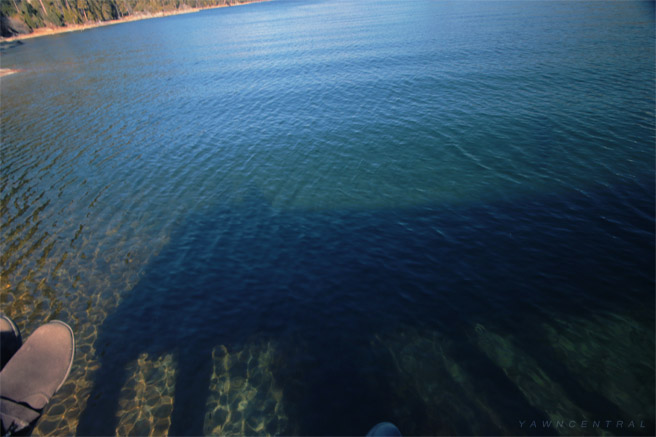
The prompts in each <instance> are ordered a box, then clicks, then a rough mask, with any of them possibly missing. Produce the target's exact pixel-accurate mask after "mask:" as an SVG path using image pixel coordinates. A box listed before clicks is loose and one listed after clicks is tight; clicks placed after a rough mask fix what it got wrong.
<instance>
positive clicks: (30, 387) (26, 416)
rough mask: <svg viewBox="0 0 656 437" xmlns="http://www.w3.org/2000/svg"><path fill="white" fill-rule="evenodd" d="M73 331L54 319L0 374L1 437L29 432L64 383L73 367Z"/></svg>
mask: <svg viewBox="0 0 656 437" xmlns="http://www.w3.org/2000/svg"><path fill="white" fill-rule="evenodd" d="M74 353H75V338H74V336H73V331H72V330H71V328H70V327H69V326H68V325H67V324H66V323H64V322H60V321H58V320H55V321H52V322H49V323H46V324H45V325H43V326H40V327H39V328H38V329H37V330H36V331H34V333H32V335H30V337H29V338H28V339H27V341H26V342H25V344H23V345H22V346H21V347H20V349H18V351H17V352H16V353H15V354H14V356H13V357H12V358H11V359H10V360H9V362H8V363H7V365H6V366H5V367H4V369H2V371H0V397H1V401H0V419H1V421H2V431H3V435H5V434H6V433H11V434H14V433H17V432H21V431H24V430H25V429H29V428H30V427H31V426H33V425H34V424H35V422H36V420H37V419H38V418H39V417H40V416H41V412H42V410H43V408H44V407H45V406H46V404H47V403H48V402H49V401H50V398H52V396H53V395H54V394H55V392H56V391H57V390H59V388H60V387H61V386H62V384H64V381H66V378H67V377H68V374H69V373H70V371H71V365H72V364H73V356H74Z"/></svg>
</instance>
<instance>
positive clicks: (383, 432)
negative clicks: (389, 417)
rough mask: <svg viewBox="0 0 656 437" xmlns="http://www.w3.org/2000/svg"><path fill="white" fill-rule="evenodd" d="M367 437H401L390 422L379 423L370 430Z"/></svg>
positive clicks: (399, 432)
mask: <svg viewBox="0 0 656 437" xmlns="http://www.w3.org/2000/svg"><path fill="white" fill-rule="evenodd" d="M367 437H401V431H399V429H398V428H397V427H396V426H395V425H394V424H393V423H390V422H380V423H379V424H378V425H376V426H374V427H373V428H371V430H370V431H369V432H368V433H367Z"/></svg>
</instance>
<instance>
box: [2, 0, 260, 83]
mask: <svg viewBox="0 0 656 437" xmlns="http://www.w3.org/2000/svg"><path fill="white" fill-rule="evenodd" d="M265 1H269V0H250V1H248V2H246V3H237V4H234V5H230V6H229V5H218V6H208V7H204V8H192V7H189V8H184V9H176V10H173V11H163V12H155V13H147V12H140V13H136V14H134V15H128V16H127V17H123V18H119V19H117V20H108V21H97V22H95V23H84V24H72V25H69V26H62V27H39V28H37V29H34V31H32V32H30V33H26V34H23V35H15V36H10V37H6V38H5V37H0V42H11V41H19V40H23V39H31V38H39V37H41V36H50V35H59V34H60V33H69V32H81V31H83V30H87V29H95V28H96V27H104V26H112V25H114V24H121V23H129V22H132V21H141V20H148V19H151V18H161V17H168V16H171V15H181V14H191V13H195V12H200V11H204V10H207V9H218V8H227V7H234V6H241V5H247V4H250V3H261V2H265ZM3 70H4V69H3ZM5 74H7V73H5ZM5 74H0V76H3V75H5Z"/></svg>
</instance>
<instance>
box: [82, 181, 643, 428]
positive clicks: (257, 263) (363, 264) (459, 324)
mask: <svg viewBox="0 0 656 437" xmlns="http://www.w3.org/2000/svg"><path fill="white" fill-rule="evenodd" d="M569 201H571V199H570V200H569ZM562 207H563V206H562V199H556V198H553V199H552V198H544V199H539V200H535V199H533V200H530V201H526V202H525V203H523V204H522V203H516V202H513V203H500V204H496V205H490V204H485V205H483V206H480V205H479V206H475V207H472V206H467V205H464V206H448V207H427V206H422V207H418V208H406V209H395V210H374V211H372V210H338V211H335V210H332V211H278V210H275V209H274V208H272V207H271V206H270V205H269V204H268V202H267V201H266V199H265V198H264V196H261V195H259V194H258V193H257V192H255V193H251V194H250V195H249V196H247V197H246V198H245V199H243V200H242V201H240V202H238V203H235V204H231V205H225V206H217V207H213V208H211V209H208V210H206V211H203V212H201V213H198V214H193V215H191V216H190V218H189V219H188V220H187V221H186V222H185V223H184V224H183V225H182V226H181V227H180V228H179V229H177V230H176V231H175V233H174V234H173V235H172V237H171V242H170V244H169V245H168V246H167V247H166V248H165V249H164V250H163V252H162V253H161V254H160V255H159V256H158V257H157V259H156V260H155V261H154V262H153V263H152V264H150V265H149V266H147V269H146V272H145V274H144V276H143V277H142V279H141V280H140V282H139V283H138V284H137V285H136V286H135V287H134V288H133V289H132V290H130V291H129V292H128V293H126V295H125V297H124V298H123V300H122V301H121V303H120V305H119V307H118V308H117V309H116V311H114V312H113V313H112V314H110V315H109V316H108V317H107V318H106V320H105V321H104V323H103V324H102V326H100V327H99V334H98V338H97V340H96V343H95V349H96V353H97V358H98V359H99V361H100V369H99V370H98V372H97V373H96V375H95V378H94V382H93V384H94V385H93V391H92V393H91V395H90V397H89V400H88V403H87V407H86V409H85V410H84V412H83V414H82V416H81V418H80V422H79V425H78V428H77V434H79V435H109V434H114V433H115V432H116V431H115V430H116V428H117V425H118V418H117V417H116V416H117V412H118V410H119V400H120V399H119V398H120V395H121V387H122V386H123V384H124V383H125V382H126V380H127V378H128V376H129V375H128V374H127V371H126V369H127V368H128V366H129V364H130V363H132V362H134V361H135V360H137V359H138V357H139V356H141V355H142V354H144V353H145V354H148V355H150V356H154V357H158V356H163V355H166V354H172V355H173V356H175V357H176V363H177V369H176V376H175V392H174V406H173V411H172V413H171V425H170V429H169V433H170V434H172V435H202V434H204V433H205V430H204V421H205V420H206V409H207V408H206V407H207V406H206V403H207V399H208V396H209V394H210V393H209V390H210V388H209V387H210V382H209V381H210V379H211V377H212V372H213V368H212V365H213V364H212V363H213V360H214V359H215V358H213V354H215V351H216V350H217V347H223V348H225V349H226V350H228V351H237V350H241V349H243V348H244V347H246V346H247V345H249V344H251V343H252V342H254V341H261V340H263V339H264V340H267V339H271V340H274V341H275V342H276V344H277V345H278V351H277V353H278V354H279V356H281V357H283V359H282V362H279V363H278V365H277V366H276V367H275V368H274V369H273V370H274V376H275V379H276V381H277V384H279V385H280V386H281V387H283V388H284V392H285V395H284V403H285V408H286V411H287V414H288V415H289V424H288V426H287V428H285V429H284V432H283V433H286V434H291V433H294V434H303V435H328V434H332V435H346V434H348V435H354V434H362V435H364V434H366V432H367V430H368V429H369V428H370V427H371V426H372V425H373V424H375V423H377V422H379V421H382V420H394V418H395V417H396V418H398V420H399V422H400V423H404V424H405V426H406V429H405V430H404V432H406V433H409V434H422V433H423V434H426V433H431V432H432V431H434V428H433V429H431V428H429V427H430V426H432V427H434V426H435V422H434V421H432V420H429V418H427V417H424V416H425V415H426V412H425V411H422V409H421V405H420V404H421V402H420V401H419V400H417V404H416V405H414V404H413V399H412V396H410V397H403V396H400V395H398V394H395V393H394V392H393V390H392V388H393V385H394V383H395V382H394V381H391V380H390V379H389V376H390V375H389V373H385V371H383V370H381V369H382V368H384V367H385V366H381V365H380V361H379V360H380V359H381V357H382V355H377V354H376V352H370V348H371V339H372V338H373V337H374V336H375V335H376V334H378V333H381V332H389V331H391V330H394V329H396V327H398V326H401V325H412V326H419V327H421V329H429V330H437V331H440V332H444V333H446V335H448V336H449V338H450V340H451V341H452V342H453V343H456V344H461V345H463V346H461V348H463V350H464V351H465V352H462V354H463V355H466V356H467V362H468V363H475V364H470V365H469V368H470V369H472V370H473V371H475V372H477V373H478V374H480V375H481V377H484V378H490V379H491V380H494V381H495V382H496V384H497V385H496V388H497V389H501V390H502V391H503V393H504V399H505V400H504V402H503V405H504V411H505V412H504V411H502V412H501V413H500V415H501V416H502V419H503V420H504V421H514V420H515V418H516V417H517V416H518V415H519V414H521V417H534V418H536V419H537V418H544V417H545V416H544V413H543V412H540V411H536V410H535V409H534V408H532V407H530V406H528V405H527V402H526V400H525V399H524V397H523V396H522V393H520V392H519V391H518V390H517V389H516V387H514V386H513V385H512V384H511V383H509V382H508V380H507V378H506V377H505V375H504V374H503V372H502V371H501V370H500V369H498V368H497V367H496V366H495V365H494V363H492V362H490V360H489V358H488V357H486V356H485V355H484V354H483V353H481V351H479V350H477V349H476V348H475V346H474V345H467V341H468V340H467V339H468V335H469V334H468V333H469V332H470V330H471V326H472V322H471V321H472V320H476V321H477V322H478V323H484V324H485V323H487V322H490V323H494V324H496V325H498V326H501V327H506V328H508V329H510V330H512V329H517V315H522V316H520V317H519V318H520V319H521V320H526V319H530V318H532V317H534V318H536V319H540V318H543V317H547V314H548V313H550V312H554V311H558V312H560V313H561V314H563V313H571V314H577V315H579V316H581V315H585V312H586V311H596V310H597V309H598V307H597V306H595V305H596V304H594V303H591V302H589V301H587V300H585V299H584V297H585V296H584V292H585V290H589V289H591V288H595V287H596V288H598V289H600V294H599V295H600V296H602V299H601V301H600V302H598V304H599V305H601V306H602V307H604V306H613V305H616V304H617V302H616V297H617V296H616V295H613V287H614V286H615V285H617V284H614V283H613V281H610V283H609V281H608V280H607V279H600V278H598V277H596V276H594V275H593V274H592V273H593V272H596V271H598V269H599V268H601V267H603V264H604V262H605V260H606V256H605V255H604V256H603V257H596V256H594V254H592V256H589V255H590V254H588V253H587V251H588V250H589V249H588V248H589V247H590V246H589V245H588V243H593V244H592V245H593V246H594V244H597V243H598V239H599V238H603V237H600V236H599V235H598V234H597V230H596V229H590V228H589V227H588V226H586V223H585V220H583V221H582V222H581V223H580V224H576V223H574V224H571V223H570V225H571V227H570V228H567V229H566V228H562V229H561V230H556V231H554V230H553V229H554V228H553V227H552V226H551V225H552V224H551V223H546V222H544V220H545V219H542V218H541V217H540V216H539V213H538V212H536V211H537V210H536V208H538V209H539V210H540V211H544V210H549V209H550V208H551V209H552V211H553V209H554V208H562ZM597 214H598V211H592V212H590V219H592V218H594V217H596V215H597ZM525 220H535V221H536V222H535V223H537V225H536V226H533V227H532V228H526V227H524V228H522V227H521V225H522V223H524V222H525ZM513 233H514V235H513ZM541 233H544V234H541ZM592 240H593V241H592ZM577 241H579V242H583V243H585V245H584V246H583V247H582V246H580V245H578V246H577V244H578V243H577ZM652 246H653V245H652ZM616 249H617V248H616ZM645 249H646V250H649V244H647V245H646V246H645ZM652 249H653V247H652ZM611 250H613V249H611ZM617 250H618V251H621V250H620V249H617ZM582 255H588V256H587V257H586V256H582ZM648 261H649V259H647V260H646V261H644V260H642V261H640V265H639V266H638V268H642V269H650V268H652V267H650V265H649V263H648ZM652 261H653V257H652ZM652 264H653V263H652ZM564 266H566V267H564ZM581 272H583V274H586V275H589V277H588V280H586V281H585V283H584V282H583V280H582V279H581V278H580V274H581ZM545 277H550V278H551V280H552V282H551V283H545V281H544V278H545ZM636 281H637V283H636V284H633V285H634V288H635V289H637V290H639V289H644V288H645V283H644V281H643V282H640V280H639V278H638V279H636ZM485 284H488V285H489V287H485V286H484V285H485ZM561 284H569V287H570V288H569V289H568V290H566V291H565V292H563V293H570V292H571V291H572V290H574V291H576V290H579V291H581V296H580V298H581V299H583V301H582V303H577V304H576V305H572V306H569V307H564V308H562V307H561V302H562V301H563V299H564V297H563V294H559V292H558V290H554V286H556V285H561ZM646 285H649V284H646ZM526 290H531V293H532V294H531V295H530V296H527V294H526ZM604 293H605V294H604ZM536 307H537V308H538V309H537V310H536ZM513 318H514V319H513ZM535 332H536V333H537V332H539V330H538V329H537V328H536V329H535ZM571 379H572V378H571V377H570V380H571ZM399 403H405V404H406V405H405V406H404V408H405V409H404V408H401V410H403V411H406V413H399ZM408 408H409V409H410V410H413V409H414V412H411V413H408V412H407V411H410V410H408ZM403 414H405V416H403ZM408 414H414V418H413V419H412V420H410V419H408V416H407V415H408ZM400 415H401V416H403V417H401V416H400ZM422 415H424V416H422ZM452 419H453V420H457V418H452ZM449 420H451V419H443V421H444V422H448V421H449ZM463 426H465V428H453V427H449V426H448V425H445V428H444V430H445V431H447V432H448V431H453V430H454V429H455V430H463V429H465V430H466V424H465V425H463ZM490 426H491V428H489V432H490V433H498V431H499V429H498V428H495V427H494V426H493V425H490ZM264 431H266V430H264Z"/></svg>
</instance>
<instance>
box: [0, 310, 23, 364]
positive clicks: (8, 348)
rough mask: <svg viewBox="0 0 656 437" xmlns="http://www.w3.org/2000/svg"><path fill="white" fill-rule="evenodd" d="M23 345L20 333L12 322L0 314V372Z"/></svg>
mask: <svg viewBox="0 0 656 437" xmlns="http://www.w3.org/2000/svg"><path fill="white" fill-rule="evenodd" d="M22 344H23V340H22V339H21V335H20V331H19V330H18V328H17V327H16V325H15V324H14V321H13V320H11V319H10V318H9V317H7V316H5V315H4V314H0V370H2V369H4V367H5V364H7V362H8V361H9V360H10V359H11V357H13V356H14V354H15V353H16V351H17V350H18V348H20V347H21V345H22Z"/></svg>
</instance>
